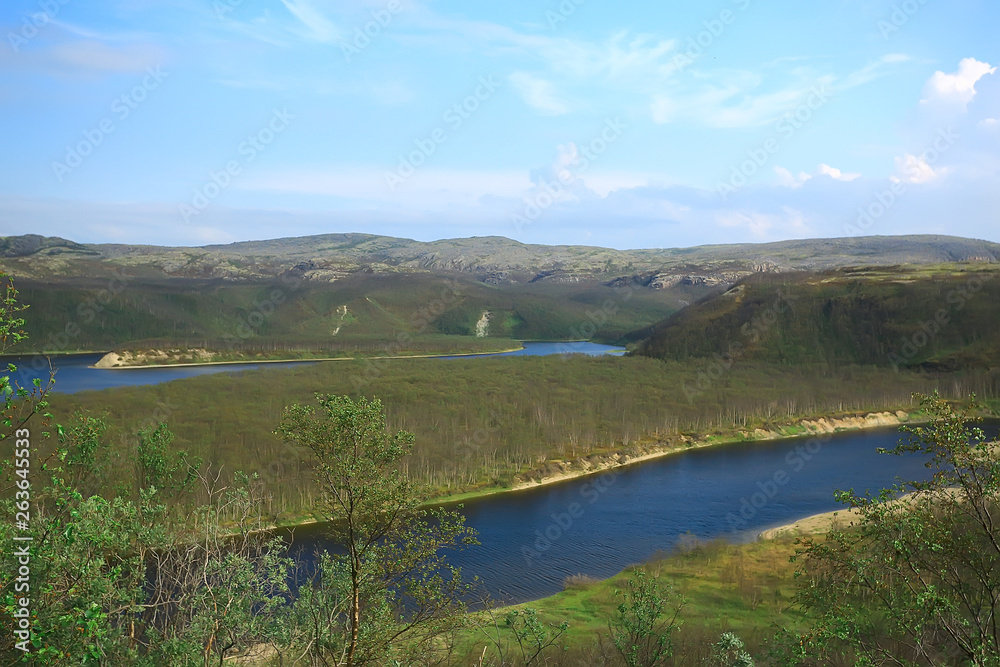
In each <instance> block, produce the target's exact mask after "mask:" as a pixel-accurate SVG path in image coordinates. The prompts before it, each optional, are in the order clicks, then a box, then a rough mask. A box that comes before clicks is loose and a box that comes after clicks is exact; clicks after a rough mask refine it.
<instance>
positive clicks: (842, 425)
mask: <svg viewBox="0 0 1000 667" xmlns="http://www.w3.org/2000/svg"><path fill="white" fill-rule="evenodd" d="M915 423H919V413H917V412H913V413H907V412H904V411H903V410H897V411H895V412H889V411H883V412H869V413H865V414H860V413H859V414H854V415H850V414H849V415H841V416H839V417H813V418H806V419H798V420H794V421H790V422H788V423H787V424H784V425H776V426H773V427H772V428H771V429H763V428H757V429H754V430H753V431H747V430H736V431H735V432H734V433H731V434H728V435H725V434H720V433H719V432H715V433H712V434H704V435H702V436H685V435H681V436H678V438H677V439H676V440H668V441H658V444H655V445H644V446H643V445H636V446H634V447H632V448H630V449H631V450H632V451H625V452H607V453H592V454H589V455H587V456H584V457H579V458H577V459H573V460H569V461H563V460H554V461H548V462H546V463H545V464H544V465H543V466H541V467H539V468H536V469H534V470H529V471H526V472H524V473H521V475H519V477H520V479H519V480H516V481H515V483H514V484H512V485H511V486H489V487H482V488H478V489H468V490H463V491H458V492H455V493H449V494H444V495H436V496H431V497H429V498H427V499H426V500H425V501H424V502H423V503H421V505H420V506H421V507H423V508H428V507H437V506H441V505H454V504H457V503H463V502H466V501H469V500H478V499H480V498H485V497H488V496H496V495H499V494H504V493H517V492H519V491H525V490H527V489H533V488H537V487H541V486H548V485H552V484H560V483H563V482H568V481H571V480H574V479H578V478H581V477H587V476H593V475H601V474H607V473H611V472H614V471H617V470H619V469H622V468H624V467H626V466H633V465H637V464H640V463H644V462H647V461H652V460H654V459H659V458H662V457H665V456H672V455H676V454H680V453H683V452H686V451H691V450H695V449H702V448H705V447H716V446H723V445H728V444H735V443H740V442H770V441H775V440H788V439H795V438H803V437H814V436H827V435H830V434H833V433H840V432H849V431H860V430H865V429H873V428H885V427H889V426H901V425H903V424H915ZM315 523H318V520H317V519H316V518H315V517H314V516H310V515H299V516H298V517H294V518H288V519H287V520H283V521H280V522H278V523H277V524H274V525H272V526H270V527H269V528H268V530H276V529H294V528H297V527H299V526H307V525H311V524H315Z"/></svg>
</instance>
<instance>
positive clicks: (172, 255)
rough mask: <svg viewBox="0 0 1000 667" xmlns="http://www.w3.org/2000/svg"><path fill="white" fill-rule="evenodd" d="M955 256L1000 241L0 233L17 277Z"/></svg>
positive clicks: (776, 267) (985, 254)
mask: <svg viewBox="0 0 1000 667" xmlns="http://www.w3.org/2000/svg"><path fill="white" fill-rule="evenodd" d="M956 261H980V262H997V261H1000V244H996V243H990V242H987V241H978V240H973V239H963V238H957V237H950V236H899V237H877V236H873V237H860V238H852V239H818V240H799V241H782V242H779V243H766V244H739V245H710V246H699V247H695V248H679V249H677V248H675V249H650V250H613V249H609V248H596V247H589V246H543V245H529V244H524V243H519V242H517V241H512V240H510V239H507V238H503V237H495V236H490V237H479V238H469V239H448V240H442V241H433V242H430V243H425V242H420V241H413V240H411V239H400V238H392V237H387V236H373V235H370V234H324V235H320V236H307V237H301V238H282V239H273V240H268V241H248V242H241V243H232V244H229V245H209V246H202V247H192V248H176V247H175V248H170V247H157V246H137V245H116V244H80V243H74V242H72V241H67V240H65V239H60V238H45V237H41V236H35V235H26V236H14V237H6V238H2V239H0V266H2V267H3V268H4V269H5V270H6V271H8V272H9V273H13V274H15V275H19V276H23V277H26V278H35V279H49V280H52V279H59V278H70V277H74V276H88V277H110V276H112V275H115V274H119V275H124V276H128V277H136V278H138V277H143V278H190V279H222V280H231V281H232V280H236V281H238V280H262V279H272V278H278V277H282V276H288V275H297V276H300V277H302V278H304V279H305V280H309V281H317V282H331V281H335V280H337V279H340V278H342V277H343V276H344V275H346V274H348V273H353V272H357V271H361V270H365V271H368V272H374V273H400V272H402V273H413V272H425V271H426V272H457V273H464V274H469V275H472V276H475V277H477V278H478V279H481V280H482V281H484V282H488V283H506V282H518V283H526V282H532V281H535V282H538V281H549V282H553V281H576V280H579V279H580V278H582V277H583V276H597V277H603V278H606V279H614V278H617V279H635V280H636V281H638V282H641V281H643V280H644V279H646V278H648V277H649V276H650V275H653V274H656V273H657V272H673V273H675V274H676V273H679V274H683V273H684V272H686V271H690V272H693V273H695V274H714V275H721V274H723V273H727V272H728V273H741V272H742V273H744V274H746V273H753V272H759V271H791V270H823V269H831V268H841V267H847V266H886V265H897V264H939V263H942V262H956Z"/></svg>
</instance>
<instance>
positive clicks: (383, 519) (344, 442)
mask: <svg viewBox="0 0 1000 667" xmlns="http://www.w3.org/2000/svg"><path fill="white" fill-rule="evenodd" d="M316 402H317V405H316V406H313V405H299V404H295V405H292V406H290V407H288V408H286V409H285V410H284V413H283V415H282V419H281V423H280V425H279V427H278V429H277V430H276V433H277V434H279V435H280V436H281V437H282V439H284V440H285V441H286V442H288V443H291V444H294V445H298V446H301V447H305V448H308V449H309V450H310V451H311V452H312V454H313V457H314V460H315V463H314V464H313V470H314V474H315V477H316V481H317V485H318V487H319V488H320V490H321V492H322V507H323V509H324V510H325V513H326V516H325V518H326V519H328V520H329V521H330V522H331V523H330V526H329V530H330V535H331V538H332V541H333V542H334V543H335V544H337V545H339V546H340V547H342V548H343V549H344V551H346V554H345V555H343V556H340V555H338V556H333V557H332V563H333V565H334V567H333V568H330V567H329V566H328V567H327V568H326V570H325V572H326V573H327V574H329V573H330V572H338V571H340V572H344V573H346V575H347V583H346V586H347V596H346V597H347V609H346V623H345V624H344V626H345V630H346V638H345V640H344V641H343V644H344V645H345V646H346V652H345V654H344V658H343V660H344V664H345V665H347V666H348V667H353V666H354V665H368V664H375V665H381V664H385V663H386V661H387V660H388V659H389V658H390V657H393V658H398V657H400V656H399V655H398V651H399V650H400V646H403V647H405V648H406V649H407V650H409V651H417V652H419V651H420V650H421V648H422V644H423V643H424V642H427V641H431V640H432V639H433V637H434V636H435V635H436V634H438V633H440V632H442V631H443V630H444V629H445V628H447V626H449V625H453V624H456V623H458V622H459V619H460V616H461V614H462V613H464V610H465V606H464V602H463V598H464V597H465V596H467V595H468V594H469V593H470V591H471V589H470V587H469V585H467V584H465V583H463V582H462V580H461V573H460V571H459V570H457V569H455V568H452V567H450V566H448V565H447V563H446V562H445V560H444V558H443V555H442V553H441V552H442V551H444V550H447V549H451V548H459V547H462V546H467V545H471V544H477V542H476V540H475V534H474V532H473V531H472V530H471V529H467V528H466V527H465V517H464V516H462V515H461V514H459V513H457V512H454V511H448V510H445V509H440V508H439V509H435V510H421V509H418V506H419V504H420V496H419V495H418V494H417V493H416V492H415V490H414V488H413V485H412V483H411V482H410V481H409V480H408V479H407V476H406V475H405V473H404V472H403V471H402V470H400V467H399V466H400V463H401V462H402V460H403V459H404V457H406V456H407V455H408V454H409V453H410V450H411V449H412V447H413V435H412V434H411V433H408V432H406V431H397V432H395V433H390V432H389V431H388V430H387V429H386V424H385V414H384V411H383V408H382V404H381V402H380V401H379V400H378V399H374V400H371V401H369V400H367V399H364V398H361V399H358V400H356V401H355V400H352V399H351V398H349V397H346V396H332V395H328V394H317V395H316ZM320 585H321V586H326V587H331V586H332V587H339V586H341V585H342V584H340V583H339V582H338V578H337V577H336V576H334V577H333V581H330V580H329V578H328V579H327V580H326V581H321V582H320ZM329 597H330V596H329V595H327V594H323V593H321V594H319V595H318V596H315V597H314V599H317V600H318V601H319V602H320V609H319V612H317V613H319V614H322V615H323V616H324V617H327V618H328V617H329V611H328V610H329V605H328V599H329ZM307 613H308V612H307ZM427 627H432V628H433V629H434V632H433V633H431V634H429V635H428V634H425V633H426V628H427ZM334 648H335V647H334ZM332 654H333V655H336V651H335V650H334V651H333V652H332Z"/></svg>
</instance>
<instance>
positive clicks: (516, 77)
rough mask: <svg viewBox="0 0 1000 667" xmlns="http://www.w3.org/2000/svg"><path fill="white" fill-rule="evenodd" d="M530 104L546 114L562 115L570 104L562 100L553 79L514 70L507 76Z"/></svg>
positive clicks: (567, 110) (566, 111)
mask: <svg viewBox="0 0 1000 667" xmlns="http://www.w3.org/2000/svg"><path fill="white" fill-rule="evenodd" d="M507 78H508V79H509V80H510V82H511V83H512V84H514V88H516V89H517V92H518V93H519V94H520V95H521V97H522V98H523V99H524V101H525V103H527V105H528V106H530V107H531V108H533V109H535V110H536V111H538V112H539V113H541V114H544V115H546V116H561V115H563V114H565V113H568V112H569V106H568V105H567V104H566V103H565V102H563V101H562V100H560V99H559V98H558V96H557V95H556V92H555V86H553V85H552V82H551V81H547V80H545V79H541V78H539V77H536V76H534V75H533V74H528V73H526V72H514V73H513V74H511V75H510V76H509V77H507Z"/></svg>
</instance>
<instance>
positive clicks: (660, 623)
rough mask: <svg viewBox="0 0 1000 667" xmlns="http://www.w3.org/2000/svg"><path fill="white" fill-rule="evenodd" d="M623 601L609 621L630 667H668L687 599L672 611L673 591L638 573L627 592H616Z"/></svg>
mask: <svg viewBox="0 0 1000 667" xmlns="http://www.w3.org/2000/svg"><path fill="white" fill-rule="evenodd" d="M615 597H616V598H618V597H621V598H622V601H621V603H620V604H619V605H618V607H617V608H616V609H615V612H614V614H613V615H612V617H611V619H610V620H609V621H608V628H609V629H610V631H611V639H612V641H614V644H615V648H617V649H618V653H619V654H620V655H621V657H622V659H623V660H624V661H625V664H626V665H628V667H653V666H654V665H662V664H665V661H666V659H667V658H669V657H670V656H672V655H673V641H672V639H671V638H670V635H672V634H673V633H674V632H676V631H677V630H678V629H679V628H680V623H679V622H678V620H677V617H678V615H679V614H680V611H681V609H682V607H683V606H684V603H683V600H679V601H678V602H677V604H676V606H674V607H673V609H672V610H670V609H668V607H669V606H671V605H670V589H669V588H668V587H667V586H665V585H663V584H661V583H660V582H659V580H658V577H655V576H654V577H650V576H649V575H648V574H647V573H646V571H645V570H641V569H640V570H636V571H635V572H634V573H633V574H632V576H631V577H629V580H628V582H627V587H626V589H625V590H621V589H617V588H616V589H615Z"/></svg>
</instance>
